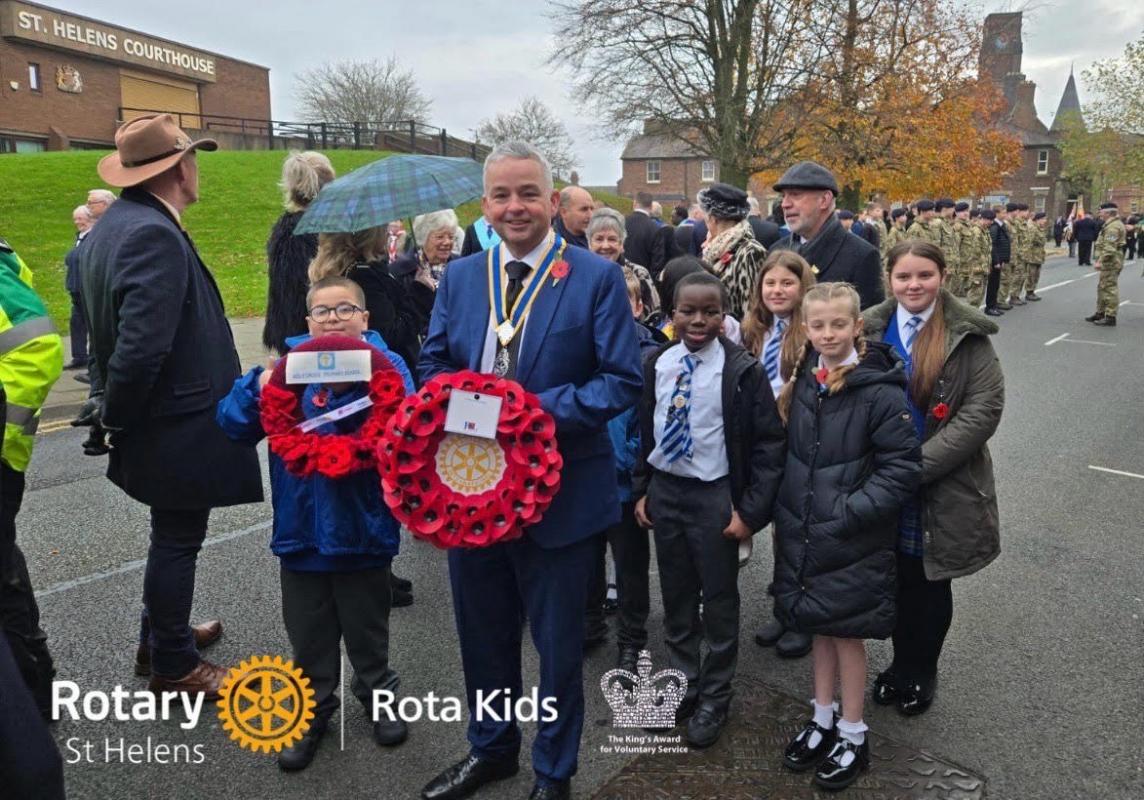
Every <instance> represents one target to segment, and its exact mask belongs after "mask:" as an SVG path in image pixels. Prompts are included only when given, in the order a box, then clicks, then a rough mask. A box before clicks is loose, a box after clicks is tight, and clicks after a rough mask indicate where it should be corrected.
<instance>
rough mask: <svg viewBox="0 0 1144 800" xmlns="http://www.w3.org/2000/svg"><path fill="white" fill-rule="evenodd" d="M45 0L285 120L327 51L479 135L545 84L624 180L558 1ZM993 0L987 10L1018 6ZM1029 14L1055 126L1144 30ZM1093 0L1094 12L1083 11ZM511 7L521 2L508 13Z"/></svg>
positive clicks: (1029, 62)
mask: <svg viewBox="0 0 1144 800" xmlns="http://www.w3.org/2000/svg"><path fill="white" fill-rule="evenodd" d="M44 5H49V6H53V7H56V8H59V9H61V10H65V11H72V12H75V13H77V14H83V15H86V16H89V17H94V18H96V19H99V20H102V21H105V22H109V23H112V24H117V25H122V26H125V27H129V28H135V29H137V30H139V31H142V32H143V33H150V34H153V35H156V36H162V37H164V38H168V39H172V40H174V41H176V42H181V43H183V44H187V45H192V46H195V47H199V48H202V49H204V50H211V51H214V52H217V53H221V54H223V55H227V56H231V57H233V58H239V59H242V60H245V61H252V62H254V63H256V64H261V65H263V66H266V67H269V68H270V89H271V103H272V110H273V115H274V118H275V119H279V120H294V119H297V110H296V107H295V101H294V92H293V88H294V75H295V73H297V72H298V71H300V70H302V69H306V68H307V67H312V66H316V65H318V64H320V63H322V62H323V61H329V60H339V59H370V58H385V57H387V56H389V55H390V54H396V55H397V57H398V59H399V60H400V61H401V63H402V64H403V65H405V66H406V67H408V68H410V69H412V70H413V71H414V73H415V74H416V76H417V80H418V83H419V84H420V85H421V87H422V89H423V90H424V91H425V93H426V94H427V95H428V96H429V97H431V98H432V99H433V110H432V112H431V114H430V122H431V123H432V124H433V125H437V126H439V127H445V128H447V129H448V130H449V132H450V133H452V134H453V135H455V136H459V137H461V138H464V139H471V138H472V130H473V129H474V128H475V127H476V126H477V124H478V123H479V122H480V121H481V120H482V119H484V118H486V117H489V116H492V115H493V114H495V113H497V112H498V111H504V110H508V109H510V108H512V107H514V106H515V105H516V104H517V103H518V102H519V100H520V99H521V98H522V97H524V96H526V95H529V94H535V95H537V96H538V97H540V99H541V100H543V101H544V102H545V103H547V104H548V105H549V106H550V107H551V108H552V109H553V110H554V111H555V112H556V113H557V114H558V115H559V116H560V117H561V118H562V119H563V120H564V122H565V124H566V125H567V126H568V130H569V132H570V133H571V134H572V137H573V140H574V142H575V143H576V154H577V155H578V156H579V161H580V175H581V179H582V182H583V183H585V184H589V185H606V184H611V185H614V184H615V182H616V181H617V180H618V179H619V177H620V161H619V156H620V151H621V150H622V149H623V141H620V139H621V138H622V137H612V138H611V139H610V140H607V139H601V137H600V134H599V132H598V130H597V129H596V128H595V126H594V125H593V120H592V119H591V117H590V115H589V113H588V112H587V110H586V109H578V108H576V107H574V106H573V105H572V104H571V100H570V97H569V94H570V92H569V84H568V77H567V75H564V74H560V73H557V72H553V71H551V70H549V69H548V68H547V67H545V65H544V61H545V58H546V57H547V55H548V53H549V52H551V47H552V39H551V35H550V30H551V24H550V22H549V20H548V19H547V17H546V14H547V9H548V4H547V3H544V2H541V3H535V2H532V3H529V2H512V3H509V2H504V1H503V0H496V1H494V0H428V1H427V0H321V2H316V3H315V2H312V0H306V1H303V0H276V2H274V3H271V4H266V3H264V2H257V3H256V2H253V1H252V0H196V1H195V2H193V3H186V4H182V5H171V4H170V3H161V2H160V3H141V2H139V0H67V1H66V2H52V0H48V1H47V2H45V3H44ZM1023 5H1027V4H1024V3H1020V2H1009V1H1007V0H1002V1H1001V2H998V0H990V1H989V2H986V4H985V8H986V10H988V11H1010V10H1019V9H1020V8H1021V7H1022V6H1023ZM1033 5H1034V6H1035V9H1034V10H1033V11H1027V12H1026V15H1025V21H1024V39H1025V41H1024V62H1023V68H1024V72H1025V74H1026V75H1028V77H1029V78H1030V79H1031V80H1033V81H1035V82H1036V83H1037V110H1038V112H1039V113H1040V117H1041V120H1042V121H1043V122H1044V123H1045V124H1046V125H1051V124H1052V114H1053V112H1054V111H1056V108H1057V103H1058V102H1059V100H1060V96H1061V92H1062V90H1063V89H1064V85H1065V81H1066V80H1067V79H1068V71H1069V65H1070V63H1073V62H1075V64H1076V74H1077V81H1078V88H1079V89H1080V97H1081V103H1082V104H1083V103H1084V100H1085V97H1086V87H1085V85H1084V82H1083V81H1082V80H1081V75H1080V73H1081V71H1082V70H1083V69H1085V68H1086V67H1088V66H1089V65H1090V64H1091V63H1092V62H1093V61H1094V60H1097V59H1101V58H1107V57H1110V56H1118V55H1120V54H1121V53H1122V52H1123V50H1124V45H1125V44H1127V43H1128V42H1130V41H1133V40H1135V39H1136V38H1138V37H1139V36H1140V34H1141V32H1142V31H1144V2H1141V0H1085V2H1084V3H1077V2H1039V3H1034V4H1033ZM1082 6H1083V10H1082ZM509 9H511V11H509Z"/></svg>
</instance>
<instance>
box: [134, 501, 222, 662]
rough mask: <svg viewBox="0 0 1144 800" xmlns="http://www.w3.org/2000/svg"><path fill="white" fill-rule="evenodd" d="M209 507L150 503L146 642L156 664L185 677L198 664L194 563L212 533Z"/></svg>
mask: <svg viewBox="0 0 1144 800" xmlns="http://www.w3.org/2000/svg"><path fill="white" fill-rule="evenodd" d="M210 513H211V510H210V509H209V508H202V509H193V510H189V511H188V510H183V509H180V510H173V509H161V508H152V509H151V547H150V549H149V550H148V552H147V571H146V573H145V574H144V577H143V621H142V626H141V628H140V632H139V641H140V643H141V644H150V647H151V670H152V672H153V673H154V674H156V675H161V676H163V677H167V678H181V677H183V676H184V675H186V674H187V673H189V672H190V671H191V670H193V669H194V668H195V667H197V666H198V664H199V651H198V650H197V649H195V637H194V634H193V633H192V632H191V603H192V602H193V601H194V598H195V564H196V562H197V560H198V556H199V550H200V549H201V548H202V546H203V539H205V538H206V535H207V520H208V519H209V517H210Z"/></svg>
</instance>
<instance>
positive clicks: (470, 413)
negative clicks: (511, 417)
mask: <svg viewBox="0 0 1144 800" xmlns="http://www.w3.org/2000/svg"><path fill="white" fill-rule="evenodd" d="M502 402H504V401H503V399H502V398H500V397H497V396H496V395H488V394H478V393H476V392H461V391H454V392H453V393H452V395H450V397H449V410H448V412H447V413H446V414H445V431H446V432H448V433H460V434H464V435H465V436H476V437H478V438H481V439H495V438H497V421H498V420H499V419H500V411H501V403H502Z"/></svg>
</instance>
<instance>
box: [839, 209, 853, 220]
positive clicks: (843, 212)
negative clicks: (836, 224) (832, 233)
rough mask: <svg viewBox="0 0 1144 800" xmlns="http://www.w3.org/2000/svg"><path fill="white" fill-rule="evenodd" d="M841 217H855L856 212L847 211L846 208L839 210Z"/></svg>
mask: <svg viewBox="0 0 1144 800" xmlns="http://www.w3.org/2000/svg"><path fill="white" fill-rule="evenodd" d="M838 218H839V219H854V212H853V211H847V210H846V209H845V208H844V209H842V210H841V211H839V212H838Z"/></svg>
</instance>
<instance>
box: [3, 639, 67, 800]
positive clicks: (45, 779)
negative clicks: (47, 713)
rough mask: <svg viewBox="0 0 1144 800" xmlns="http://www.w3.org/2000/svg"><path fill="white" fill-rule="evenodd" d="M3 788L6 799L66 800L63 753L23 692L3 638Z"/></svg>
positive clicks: (17, 670) (19, 677)
mask: <svg viewBox="0 0 1144 800" xmlns="http://www.w3.org/2000/svg"><path fill="white" fill-rule="evenodd" d="M0 786H3V787H4V788H3V795H4V797H35V798H37V799H38V800H63V797H64V765H63V759H62V758H60V750H59V748H58V747H57V746H56V743H55V742H54V741H53V740H52V735H51V734H50V733H49V732H48V726H47V725H46V724H45V723H44V720H43V718H42V717H41V716H40V713H39V711H37V709H36V705H35V703H33V702H32V697H31V695H29V694H28V691H27V689H25V688H24V678H23V675H21V671H20V669H19V668H18V667H17V666H16V662H15V660H14V659H13V657H12V652H11V650H10V649H9V647H8V641H7V640H6V639H5V638H4V637H0Z"/></svg>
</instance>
